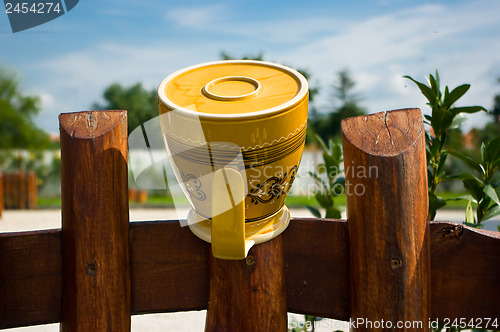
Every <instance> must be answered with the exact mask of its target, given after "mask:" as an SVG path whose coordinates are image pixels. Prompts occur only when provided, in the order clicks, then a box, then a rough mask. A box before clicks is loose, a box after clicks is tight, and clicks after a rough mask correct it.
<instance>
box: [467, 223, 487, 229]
mask: <svg viewBox="0 0 500 332" xmlns="http://www.w3.org/2000/svg"><path fill="white" fill-rule="evenodd" d="M464 225H465V226H469V227H472V228H478V229H481V228H483V227H484V225H481V224H473V223H468V222H464Z"/></svg>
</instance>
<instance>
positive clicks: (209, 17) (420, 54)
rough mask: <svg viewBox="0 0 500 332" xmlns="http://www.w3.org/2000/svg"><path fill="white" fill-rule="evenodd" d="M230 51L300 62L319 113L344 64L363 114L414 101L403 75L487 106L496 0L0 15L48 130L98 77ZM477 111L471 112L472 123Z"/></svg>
mask: <svg viewBox="0 0 500 332" xmlns="http://www.w3.org/2000/svg"><path fill="white" fill-rule="evenodd" d="M221 51H224V52H227V53H229V54H231V55H234V56H235V57H241V56H244V55H257V54H259V53H263V54H264V58H265V59H266V60H268V61H272V62H278V63H281V64H285V65H289V66H291V67H294V68H303V69H307V70H308V71H309V72H310V74H311V77H310V81H309V83H310V85H312V86H318V87H319V88H320V94H319V96H318V97H317V99H316V100H315V105H316V107H317V108H318V109H319V110H320V112H327V111H330V110H331V109H332V106H331V105H332V103H334V100H333V97H332V93H333V92H332V91H333V90H332V84H333V83H334V81H335V79H336V75H337V73H338V72H339V71H340V70H343V69H348V70H349V71H350V73H351V75H352V77H353V78H354V80H355V81H356V83H357V84H356V87H355V91H356V92H357V93H358V94H359V96H360V97H361V98H362V99H361V101H360V105H361V106H362V107H364V108H365V109H366V110H367V111H368V112H369V113H372V112H378V111H385V110H391V109H397V108H407V107H419V108H421V109H422V110H423V111H424V112H425V113H427V112H428V106H427V105H426V100H425V98H424V97H423V96H422V95H421V94H420V92H419V90H418V89H417V88H416V87H415V86H414V85H413V83H411V82H410V81H408V80H407V79H404V78H403V76H404V75H410V76H412V77H413V78H415V79H417V80H419V81H424V80H425V77H427V76H428V75H429V74H430V73H434V71H435V70H436V69H438V70H439V74H440V77H441V82H442V83H443V84H446V85H448V86H449V87H450V88H454V87H456V86H458V85H460V84H463V83H470V84H471V85H472V86H471V89H470V90H469V92H468V93H467V94H466V95H465V96H464V97H463V98H462V99H461V100H460V101H459V103H458V105H457V106H470V105H481V106H484V107H486V108H491V106H492V104H493V97H494V95H496V94H498V93H500V84H499V83H498V82H497V79H498V78H499V77H500V1H498V0H469V1H462V0H449V1H426V0H421V1H411V0H371V1H369V0H359V1H358V0H354V1H345V0H344V1H340V0H329V1H327V0H319V1H314V0H311V1H296V0H288V1H286V2H285V1H270V0H268V1H261V0H258V1H212V2H208V1H175V2H174V1H165V0H164V1H160V0H143V1H136V0H134V1H131V0H107V1H94V0H85V1H80V2H79V3H78V5H77V6H76V7H75V8H73V9H72V10H71V11H70V12H67V13H66V14H64V15H62V16H60V17H59V18H57V19H55V20H53V21H50V22H48V23H46V24H43V25H40V26H38V27H34V28H32V29H29V30H25V31H21V32H17V33H12V31H11V28H10V25H9V21H8V17H7V14H5V12H4V11H2V12H0V66H6V67H9V68H11V69H12V70H15V71H16V72H18V73H19V74H20V75H21V77H22V78H23V84H22V87H23V91H25V93H27V94H36V95H39V96H40V97H41V101H42V111H41V112H40V114H39V116H38V118H37V123H38V125H39V126H40V127H41V128H43V129H45V130H47V131H49V132H52V133H57V132H58V119H57V117H58V114H59V113H65V112H75V111H79V110H88V109H89V108H90V107H91V105H92V104H93V103H95V102H102V94H103V91H104V90H105V88H106V87H107V86H109V85H110V84H112V83H120V84H122V85H125V86H129V85H132V84H135V83H137V82H141V83H142V84H143V86H144V87H145V88H147V89H155V88H156V87H157V86H158V85H159V83H160V82H161V81H162V79H163V78H164V77H166V76H168V75H169V74H171V73H172V72H174V71H176V70H179V69H182V68H184V67H187V66H191V65H194V64H198V63H203V62H208V61H214V60H220V53H221ZM487 120H488V116H487V115H473V116H471V117H470V121H468V123H469V127H470V126H478V127H481V126H482V125H483V124H484V123H485V121H487Z"/></svg>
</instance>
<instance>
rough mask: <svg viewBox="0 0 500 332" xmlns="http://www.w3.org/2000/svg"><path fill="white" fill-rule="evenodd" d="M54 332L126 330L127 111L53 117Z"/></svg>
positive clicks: (127, 234)
mask: <svg viewBox="0 0 500 332" xmlns="http://www.w3.org/2000/svg"><path fill="white" fill-rule="evenodd" d="M59 127H60V133H61V197H62V201H61V212H62V223H61V224H62V262H63V264H62V268H63V270H62V275H63V278H62V298H61V331H62V332H78V331H82V332H88V331H116V332H119V331H122V332H126V331H130V324H131V319H130V315H131V309H130V298H131V296H130V275H131V273H130V246H129V241H130V231H129V207H128V183H127V158H128V157H127V112H126V111H92V112H77V113H64V114H61V115H60V116H59Z"/></svg>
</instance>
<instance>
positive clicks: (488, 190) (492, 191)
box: [483, 184, 500, 205]
mask: <svg viewBox="0 0 500 332" xmlns="http://www.w3.org/2000/svg"><path fill="white" fill-rule="evenodd" d="M483 192H484V193H485V194H486V195H488V197H489V198H491V199H492V200H493V202H495V203H497V205H500V200H498V196H497V193H496V191H495V189H493V187H492V186H491V184H487V185H485V186H484V188H483Z"/></svg>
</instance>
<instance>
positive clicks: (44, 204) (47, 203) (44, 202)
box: [38, 193, 467, 209]
mask: <svg viewBox="0 0 500 332" xmlns="http://www.w3.org/2000/svg"><path fill="white" fill-rule="evenodd" d="M440 196H441V197H443V198H445V199H454V198H458V197H461V196H464V194H455V193H442V194H440ZM181 200H182V203H185V204H186V205H187V204H188V202H187V199H185V198H182V199H181ZM335 204H336V205H339V206H342V207H345V204H346V198H345V195H342V196H338V197H336V198H335ZM286 205H287V206H288V207H290V208H303V207H305V206H306V205H311V206H314V207H318V206H319V205H318V203H317V202H316V199H315V198H314V197H313V196H311V197H307V196H293V195H290V196H288V197H287V198H286ZM173 206H174V202H173V199H172V197H170V196H149V197H148V200H147V201H146V203H136V202H130V207H131V208H134V207H173ZM466 206H467V200H464V199H462V200H451V201H448V204H447V205H446V207H445V208H449V209H465V207H466ZM38 207H39V208H60V207H61V198H60V197H38Z"/></svg>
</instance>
